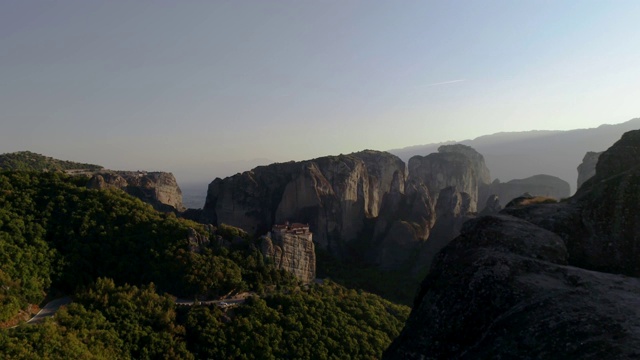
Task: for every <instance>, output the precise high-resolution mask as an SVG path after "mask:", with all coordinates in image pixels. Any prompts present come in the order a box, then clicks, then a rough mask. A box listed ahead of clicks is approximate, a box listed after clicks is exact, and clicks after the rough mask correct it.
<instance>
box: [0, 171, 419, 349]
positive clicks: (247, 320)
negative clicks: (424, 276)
mask: <svg viewBox="0 0 640 360" xmlns="http://www.w3.org/2000/svg"><path fill="white" fill-rule="evenodd" d="M86 182H87V178H85V177H82V176H76V177H72V176H68V175H64V174H62V173H58V172H45V173H40V172H22V171H6V172H2V173H0V323H3V324H4V325H5V326H3V327H4V329H2V330H0V349H1V350H0V353H2V355H3V357H5V358H17V359H20V358H53V359H55V358H87V359H94V358H96V359H112V358H113V359H122V358H133V359H157V358H168V359H172V358H173V359H189V358H215V359H243V358H244V359H256V358H260V359H283V358H295V359H305V358H307V359H311V358H313V359H324V358H327V359H329V358H335V359H345V358H351V359H360V358H361V359H371V358H379V357H380V355H381V353H382V351H383V350H384V349H385V348H386V347H387V346H388V345H389V343H390V342H391V340H392V339H393V338H395V337H396V336H397V335H398V333H399V332H400V330H401V328H402V326H403V324H404V321H405V320H406V318H407V316H408V313H409V308H408V307H406V306H401V305H396V304H393V303H391V302H389V301H387V300H384V299H382V298H380V297H378V296H376V295H372V294H368V293H365V292H362V291H356V290H351V289H347V288H345V287H342V286H340V285H337V284H335V283H332V282H331V281H325V283H324V284H311V285H303V284H300V283H299V282H298V281H297V280H296V278H295V277H293V276H292V275H291V274H289V273H286V272H284V271H282V270H277V269H276V268H275V267H274V266H273V265H272V264H270V262H269V261H268V260H266V259H264V258H263V256H262V254H261V253H260V252H259V251H258V250H257V247H256V240H255V239H251V238H250V237H248V236H247V235H246V234H245V233H244V232H242V231H241V230H239V229H236V228H233V227H229V226H220V228H217V229H213V230H210V229H206V228H205V226H203V225H201V224H197V223H195V222H191V221H189V220H185V219H180V218H177V217H176V216H175V215H174V214H164V213H159V212H157V211H155V210H154V209H153V208H152V207H151V206H150V205H148V204H145V203H143V202H142V201H140V200H138V199H135V198H133V197H131V196H129V195H127V194H125V193H124V192H122V191H120V190H93V189H87V188H86V186H85V185H86ZM194 232H195V233H197V234H200V236H204V237H206V238H207V239H208V240H209V241H207V242H205V243H204V244H199V245H198V246H194V243H193V241H192V239H190V234H192V233H194ZM244 291H248V292H251V294H253V295H252V296H251V297H249V298H248V299H247V301H246V302H244V303H243V304H241V305H238V306H234V307H232V308H229V309H221V308H219V307H217V306H216V305H198V302H196V303H195V305H194V306H179V305H176V303H175V299H176V297H178V298H188V299H215V298H218V297H219V296H222V295H224V294H231V293H238V292H244ZM55 294H65V295H68V296H71V298H72V299H73V302H72V303H71V304H70V305H68V306H66V307H63V308H61V309H60V310H59V311H58V312H57V313H56V315H55V317H53V318H50V319H48V320H47V321H45V322H44V324H42V325H28V324H24V323H21V324H20V325H19V326H17V327H15V328H9V325H13V324H14V323H15V322H16V319H19V318H20V315H21V314H24V312H25V310H26V309H28V308H29V306H30V305H33V304H43V303H44V302H46V300H47V299H50V298H51V297H52V296H54V295H55Z"/></svg>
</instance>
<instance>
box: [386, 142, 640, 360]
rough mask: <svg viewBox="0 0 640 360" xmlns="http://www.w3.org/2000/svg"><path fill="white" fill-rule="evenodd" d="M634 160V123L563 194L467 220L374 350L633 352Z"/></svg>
mask: <svg viewBox="0 0 640 360" xmlns="http://www.w3.org/2000/svg"><path fill="white" fill-rule="evenodd" d="M638 159H640V131H633V132H629V133H626V134H625V135H624V136H623V137H622V139H620V141H618V142H617V143H616V144H614V145H613V146H612V147H611V148H609V149H608V150H607V151H606V152H604V153H603V154H602V155H601V156H600V159H599V161H598V164H597V166H596V174H595V176H594V177H593V179H592V180H590V181H587V182H586V183H585V184H584V185H583V186H582V187H581V188H580V189H579V191H578V193H577V194H576V195H575V196H574V197H573V198H571V199H569V200H568V201H565V202H561V203H554V204H535V205H529V206H517V205H516V206H512V207H508V208H506V209H504V210H503V211H502V212H501V214H500V215H493V216H484V217H480V218H478V219H475V220H471V221H469V222H467V223H466V224H465V225H464V227H463V229H462V231H461V235H460V236H459V237H457V238H456V239H455V240H453V241H452V242H451V243H450V245H448V246H447V247H445V248H444V249H443V250H442V251H441V252H440V253H439V254H438V255H437V257H436V259H435V261H434V264H433V266H432V268H431V271H430V273H429V275H428V276H427V278H426V279H425V280H424V282H423V283H422V286H421V288H420V291H419V293H418V295H417V296H416V300H415V304H414V309H413V311H412V313H411V316H410V318H409V320H408V321H407V324H406V326H405V329H404V330H403V331H402V333H401V335H400V336H399V337H398V338H397V339H396V340H395V341H394V343H393V344H392V346H391V347H390V348H389V349H388V350H387V352H386V353H385V356H384V358H386V359H418V358H421V359H439V358H447V359H461V358H465V359H467V358H469V359H475V358H478V359H490V358H559V359H561V358H631V357H637V356H638V355H639V354H640V330H639V329H640V310H639V309H640V306H639V305H640V300H638V295H640V279H637V278H629V277H627V276H634V277H638V276H640V265H639V264H640V240H638V239H640V227H638V225H637V224H638V223H640V205H639V204H640V195H639V194H640V180H638V179H640V162H639V161H638ZM594 270H597V271H594ZM598 271H600V272H598ZM616 274H623V275H616Z"/></svg>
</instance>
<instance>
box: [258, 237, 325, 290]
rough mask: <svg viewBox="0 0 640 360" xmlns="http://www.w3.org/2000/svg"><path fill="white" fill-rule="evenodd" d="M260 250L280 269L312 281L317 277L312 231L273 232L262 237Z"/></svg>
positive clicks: (309, 281) (302, 279)
mask: <svg viewBox="0 0 640 360" xmlns="http://www.w3.org/2000/svg"><path fill="white" fill-rule="evenodd" d="M261 241H262V244H261V248H260V250H261V251H262V254H263V255H264V256H265V257H267V258H269V259H271V260H272V261H273V263H274V265H275V266H276V268H278V269H283V270H286V271H289V272H291V273H293V274H294V275H295V276H296V277H297V278H298V279H300V281H302V282H304V283H311V282H312V281H314V279H315V277H316V253H315V247H314V245H313V241H312V235H311V234H310V233H299V234H296V233H294V232H291V233H288V232H283V233H279V232H271V233H269V234H268V235H267V236H263V237H262V238H261Z"/></svg>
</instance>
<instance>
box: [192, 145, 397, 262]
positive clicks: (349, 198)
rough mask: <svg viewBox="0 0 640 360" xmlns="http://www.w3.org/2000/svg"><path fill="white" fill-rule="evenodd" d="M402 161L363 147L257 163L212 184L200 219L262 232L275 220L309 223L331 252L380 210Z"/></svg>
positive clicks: (352, 237) (318, 241) (339, 249)
mask: <svg viewBox="0 0 640 360" xmlns="http://www.w3.org/2000/svg"><path fill="white" fill-rule="evenodd" d="M395 173H397V174H398V175H397V176H399V177H400V179H401V180H402V183H404V179H405V178H406V166H405V164H404V163H403V162H402V161H401V160H400V159H398V158H397V157H396V156H394V155H391V154H389V153H385V152H377V151H363V152H360V153H353V154H349V155H340V156H327V157H322V158H318V159H314V160H308V161H302V162H289V163H282V164H272V165H268V166H260V167H257V168H255V169H253V170H251V171H247V172H244V173H242V174H236V175H234V176H232V177H229V178H225V179H219V178H218V179H215V180H214V181H213V182H212V183H211V184H210V185H209V190H208V194H207V201H206V203H205V207H204V211H203V221H204V222H211V223H215V224H221V223H225V224H229V225H233V226H237V227H240V228H243V229H244V230H246V231H248V232H249V233H251V234H257V235H259V234H264V233H266V232H267V231H268V230H269V229H271V227H272V226H273V225H274V224H276V223H284V222H285V221H291V222H301V223H308V224H309V226H310V228H311V231H312V232H313V234H314V241H315V242H316V244H317V245H318V246H320V247H322V248H325V249H328V250H329V251H330V252H332V253H334V254H340V253H341V252H342V251H343V247H344V245H345V244H347V243H349V242H351V241H353V240H355V239H356V238H357V237H358V235H359V234H360V233H361V232H362V231H363V228H364V226H365V221H366V219H370V218H374V217H376V216H377V215H378V213H379V211H380V207H381V203H382V199H383V197H384V194H385V193H388V192H389V191H390V189H391V185H392V182H393V179H394V174H395Z"/></svg>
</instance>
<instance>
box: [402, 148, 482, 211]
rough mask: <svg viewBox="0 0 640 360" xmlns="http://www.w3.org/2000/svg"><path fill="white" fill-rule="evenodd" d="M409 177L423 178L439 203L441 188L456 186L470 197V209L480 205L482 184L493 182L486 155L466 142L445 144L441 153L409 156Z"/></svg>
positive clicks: (472, 209)
mask: <svg viewBox="0 0 640 360" xmlns="http://www.w3.org/2000/svg"><path fill="white" fill-rule="evenodd" d="M409 176H410V177H411V178H413V179H419V180H420V181H422V182H423V183H424V184H425V185H426V186H427V188H428V189H429V191H430V192H431V197H432V198H433V200H434V201H435V202H437V200H438V196H439V194H440V190H442V189H444V188H447V187H450V186H453V187H455V188H456V189H458V190H459V191H461V192H465V193H467V194H469V196H470V203H469V210H470V211H476V209H477V206H478V186H479V185H481V184H489V182H490V181H491V177H490V175H489V170H488V169H487V166H486V165H485V163H484V158H483V157H482V155H481V154H479V153H478V152H477V151H475V150H474V149H473V148H471V147H469V146H466V145H460V144H457V145H443V146H441V147H440V148H438V152H437V153H433V154H429V155H427V156H419V155H416V156H414V157H412V158H411V159H409Z"/></svg>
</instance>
